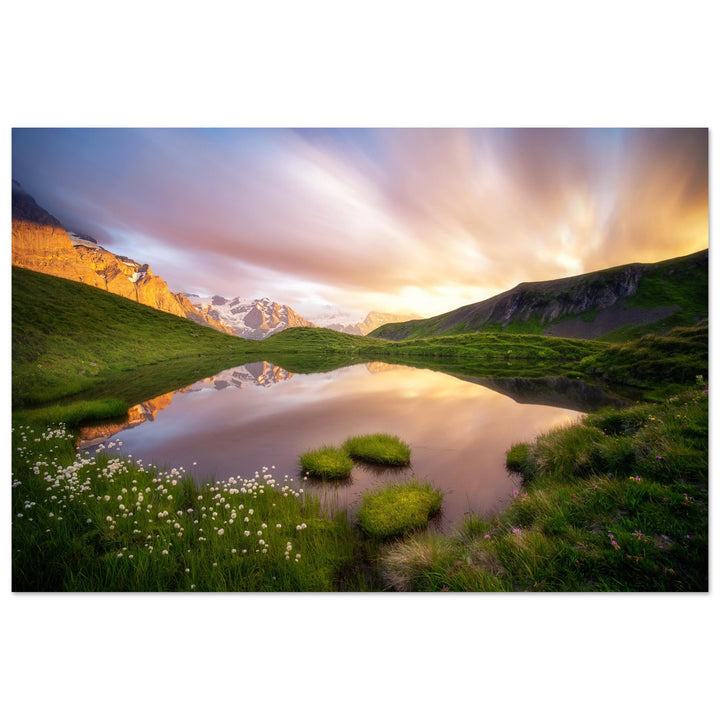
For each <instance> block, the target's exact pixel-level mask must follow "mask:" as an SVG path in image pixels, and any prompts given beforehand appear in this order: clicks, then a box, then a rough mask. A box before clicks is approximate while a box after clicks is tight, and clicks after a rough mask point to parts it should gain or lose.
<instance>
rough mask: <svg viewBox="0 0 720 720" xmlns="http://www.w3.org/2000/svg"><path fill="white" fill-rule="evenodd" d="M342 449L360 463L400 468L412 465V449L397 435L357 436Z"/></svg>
mask: <svg viewBox="0 0 720 720" xmlns="http://www.w3.org/2000/svg"><path fill="white" fill-rule="evenodd" d="M342 448H343V450H344V451H345V452H346V453H347V454H348V455H349V456H350V457H351V458H352V459H353V460H357V461H358V462H364V463H369V464H371V465H393V466H398V467H401V466H404V465H409V464H410V447H409V446H408V445H407V444H406V443H404V442H403V441H402V440H400V438H398V437H396V436H395V435H387V434H385V433H375V434H372V435H356V436H354V437H351V438H348V439H347V440H346V441H345V442H344V443H343V446H342Z"/></svg>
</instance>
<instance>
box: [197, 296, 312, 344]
mask: <svg viewBox="0 0 720 720" xmlns="http://www.w3.org/2000/svg"><path fill="white" fill-rule="evenodd" d="M186 297H187V298H189V300H190V301H191V302H192V303H193V305H194V306H195V307H196V308H197V309H198V310H199V311H200V312H201V313H203V314H205V315H207V316H208V317H211V318H213V319H214V320H216V321H218V322H219V323H222V324H223V325H225V326H227V327H229V328H230V329H231V330H232V332H233V333H234V334H235V335H238V336H240V337H244V338H249V339H250V340H264V339H265V338H266V337H267V336H268V335H272V334H273V333H276V332H280V331H281V330H285V329H287V328H289V327H316V325H315V324H314V323H311V322H310V321H309V320H306V319H305V318H304V317H302V316H300V315H298V314H297V313H296V312H295V311H294V310H293V309H292V308H291V307H288V306H287V305H280V304H278V303H276V302H273V301H272V300H268V298H261V299H259V300H244V299H243V298H239V297H236V298H233V299H231V300H228V299H226V298H224V297H222V296H221V295H214V296H213V297H209V298H207V297H206V298H204V297H199V296H198V295H191V294H188V295H187V296H186Z"/></svg>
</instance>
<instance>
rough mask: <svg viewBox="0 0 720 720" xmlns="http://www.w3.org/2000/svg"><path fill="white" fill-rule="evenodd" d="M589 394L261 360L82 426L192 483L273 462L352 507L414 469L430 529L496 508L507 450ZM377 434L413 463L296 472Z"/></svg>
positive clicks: (573, 386)
mask: <svg viewBox="0 0 720 720" xmlns="http://www.w3.org/2000/svg"><path fill="white" fill-rule="evenodd" d="M483 383H484V384H483ZM598 392H599V391H597V390H596V389H593V388H587V386H582V385H581V384H580V383H573V382H571V381H567V380H563V381H560V380H557V381H528V380H524V381H520V380H479V379H477V378H465V377H453V376H450V375H446V374H443V373H440V372H435V371H431V370H419V369H415V368H408V367H403V366H399V365H387V364H384V363H368V364H361V365H354V366H352V367H346V368H342V369H340V370H335V371H333V372H328V373H316V374H310V375H297V374H296V375H293V374H291V373H288V372H286V371H285V370H283V369H281V368H279V367H277V366H273V365H271V364H269V363H263V362H260V363H252V364H250V365H245V366H241V367H238V368H233V369H230V370H225V371H223V372H222V373H220V374H218V375H215V376H213V377H211V378H207V379H206V380H203V381H201V382H197V383H195V384H194V385H191V386H190V387H187V388H184V389H182V390H178V391H177V392H174V393H168V394H166V395H162V396H160V397H159V398H155V399H153V400H150V401H148V402H146V403H142V404H141V405H139V406H136V407H135V408H133V410H132V411H131V413H130V422H129V423H128V424H127V425H126V426H112V427H104V428H89V429H87V430H86V431H85V433H84V435H83V437H82V439H81V446H83V447H85V448H87V447H90V446H92V445H97V444H98V443H100V442H102V441H104V440H106V439H107V438H108V437H109V436H113V440H120V441H122V443H123V444H122V446H121V451H122V452H123V454H125V455H132V457H133V458H135V459H142V460H143V462H144V463H145V464H150V463H152V464H154V465H159V466H165V467H167V468H170V467H180V466H182V467H183V468H184V469H185V470H186V471H188V472H191V473H192V474H193V475H194V476H195V477H196V478H197V479H198V480H199V481H203V480H207V479H209V478H210V477H214V478H215V479H216V480H224V479H227V478H228V477H230V476H233V477H243V478H249V477H252V476H253V474H254V473H255V472H256V471H257V470H261V469H262V468H263V467H267V468H272V469H271V472H272V473H273V475H274V477H275V478H277V479H283V478H284V476H285V475H287V476H289V477H292V478H294V479H295V482H296V483H297V484H298V485H300V486H304V487H305V488H306V490H305V491H306V492H313V493H316V494H319V495H320V496H321V497H322V498H323V501H324V502H325V503H326V504H329V505H339V506H347V507H348V508H349V509H350V511H351V512H353V511H354V510H355V509H356V508H357V505H358V501H359V499H360V496H361V495H362V493H363V492H364V491H365V490H367V489H368V488H370V487H374V486H377V485H379V484H381V483H385V482H388V481H390V480H394V479H400V478H404V477H409V476H410V475H415V476H417V477H418V478H420V479H422V480H427V481H429V482H431V483H432V484H433V485H435V486H436V487H438V488H440V489H441V490H442V491H443V493H444V500H443V510H442V515H441V517H440V518H439V519H438V521H437V522H436V525H437V526H438V527H440V528H441V529H448V528H450V527H452V526H453V525H455V524H457V522H458V521H459V520H460V519H461V518H462V516H463V514H465V513H467V512H468V511H472V512H476V513H480V514H488V513H491V512H496V511H499V510H502V509H503V508H504V507H505V506H506V505H507V504H508V503H509V502H510V500H511V498H512V491H513V489H514V488H515V487H517V486H518V478H517V477H516V476H513V475H511V474H509V473H508V472H507V470H506V469H505V451H506V450H507V449H508V448H509V447H510V446H511V445H513V444H514V443H516V442H521V441H528V440H531V439H532V438H533V437H534V436H535V435H537V434H538V433H541V432H545V431H546V430H548V429H550V428H552V427H555V426H558V425H563V424H566V423H571V422H573V421H575V420H576V419H577V418H578V417H580V416H581V414H582V411H587V410H591V409H593V407H594V406H598V405H600V404H602V403H603V401H604V400H605V398H604V397H603V396H602V395H601V394H600V395H598ZM376 432H387V433H391V434H394V435H398V436H399V437H400V438H401V439H403V440H404V441H405V442H407V443H408V444H409V445H410V447H411V450H412V455H411V461H412V466H411V468H409V469H404V470H402V471H387V472H385V473H379V472H377V471H376V470H373V469H371V468H364V467H359V466H357V465H356V467H355V469H354V470H353V472H352V476H351V480H350V482H348V483H344V484H339V485H338V484H321V483H316V482H311V481H308V480H303V479H302V478H301V477H300V470H299V467H298V464H297V462H298V457H299V455H301V454H302V453H303V452H305V451H306V450H309V449H312V448H317V447H319V446H321V445H325V444H331V445H340V444H341V443H342V442H343V441H344V440H345V439H347V438H348V437H349V436H351V435H359V434H364V433H376ZM273 466H274V467H273Z"/></svg>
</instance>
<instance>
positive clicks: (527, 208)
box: [12, 128, 708, 320]
mask: <svg viewBox="0 0 720 720" xmlns="http://www.w3.org/2000/svg"><path fill="white" fill-rule="evenodd" d="M12 177H13V179H14V180H17V181H18V182H20V184H21V185H22V186H23V187H24V188H25V190H27V191H28V192H29V193H30V194H31V195H32V196H33V197H34V198H35V199H36V201H37V202H38V203H39V204H40V205H41V206H42V207H44V208H45V209H46V210H48V211H49V212H50V213H51V214H53V215H55V216H56V217H57V218H58V219H59V220H60V221H61V222H62V223H63V224H64V225H65V226H66V227H67V228H68V229H70V230H75V231H79V232H85V233H89V234H90V235H92V236H93V237H94V238H95V239H97V240H98V242H99V243H100V244H101V245H103V246H104V247H105V248H107V249H108V250H110V251H111V252H114V253H116V254H120V255H126V256H129V257H131V258H132V259H134V260H136V261H138V262H142V263H146V262H147V263H149V264H150V266H151V268H152V271H153V272H154V273H155V274H156V275H159V276H161V277H162V278H164V279H165V280H166V281H167V282H168V284H169V286H170V289H171V290H173V291H175V292H178V291H179V292H184V293H195V294H200V295H214V294H219V295H223V296H225V297H236V296H241V297H245V298H256V297H263V296H265V297H269V298H271V299H273V300H276V301H278V302H280V303H284V304H287V305H290V306H291V307H293V308H294V309H295V310H296V311H298V312H300V313H301V314H303V315H305V316H306V317H308V319H310V320H313V319H316V318H320V317H321V316H322V315H323V314H324V313H325V312H326V311H329V308H330V307H340V308H343V309H344V310H346V311H347V312H348V313H349V315H350V316H351V318H352V319H360V318H362V317H363V316H364V315H365V314H366V313H367V312H368V311H370V310H378V311H384V312H398V313H416V314H418V315H421V316H423V317H429V316H432V315H436V314H438V313H442V312H446V311H448V310H452V309H455V308H457V307H460V306H462V305H466V304H468V303H472V302H478V301H480V300H484V299H486V298H488V297H491V296H493V295H495V294H497V293H500V292H503V291H504V290H508V289H510V288H512V287H514V286H515V285H517V284H518V283H520V282H523V281H536V280H551V279H555V278H559V277H567V276H569V275H577V274H581V273H584V272H590V271H594V270H599V269H602V268H606V267H612V266H615V265H621V264H624V263H629V262H656V261H659V260H664V259H667V258H671V257H677V256H680V255H685V254H688V253H691V252H695V251H697V250H701V249H704V248H707V247H708V133H707V130H706V129H637V128H635V129H607V128H604V129H548V128H545V129H462V128H446V129H432V128H411V129H401V128H386V129H362V128H359V129H355V128H341V129H284V128H266V129H263V128H241V129H220V128H212V129H192V128H175V129H158V128H155V129H134V128H118V129H111V128H102V129H72V128H60V129H50V128H15V129H13V132H12Z"/></svg>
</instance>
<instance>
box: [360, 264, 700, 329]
mask: <svg viewBox="0 0 720 720" xmlns="http://www.w3.org/2000/svg"><path fill="white" fill-rule="evenodd" d="M707 279H708V251H707V250H702V251H700V252H698V253H694V254H692V255H688V256H686V257H682V258H674V259H672V260H665V261H662V262H659V263H631V264H628V265H621V266H618V267H615V268H609V269H607V270H601V271H598V272H592V273H586V274H584V275H577V276H574V277H568V278H561V279H558V280H547V281H540V282H524V283H520V284H519V285H517V286H516V287H514V288H512V289H511V290H507V291H506V292H503V293H500V294H499V295H496V296H494V297H492V298H489V299H487V300H483V301H481V302H478V303H473V304H471V305H465V306H463V307H460V308H458V309H456V310H452V311H450V312H448V313H444V314H442V315H437V316H435V317H432V318H428V319H424V320H412V321H409V322H405V323H393V324H388V325H385V326H383V327H381V328H378V329H377V330H375V331H374V332H372V333H371V334H372V337H377V338H385V339H388V340H405V339H412V338H420V337H432V336H436V335H448V334H458V333H462V332H472V331H504V330H510V331H515V332H535V333H538V332H540V333H542V334H545V335H556V336H560V337H573V338H584V339H592V338H596V337H600V336H601V335H604V334H606V333H609V332H612V331H615V330H619V329H621V328H623V327H626V326H633V325H636V326H638V327H640V326H644V325H648V326H649V325H651V324H653V323H658V322H659V321H661V320H663V319H665V318H671V317H674V316H675V315H677V314H678V312H680V311H682V310H683V308H682V307H680V305H682V304H687V307H688V308H693V309H694V313H693V314H694V317H692V318H691V322H697V321H699V320H701V319H703V317H702V316H703V315H704V317H707ZM643 283H644V285H643ZM673 288H675V290H674V289H673ZM641 296H642V298H641ZM688 314H690V313H689V312H686V313H685V315H688ZM684 319H685V320H686V319H687V318H684Z"/></svg>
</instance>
